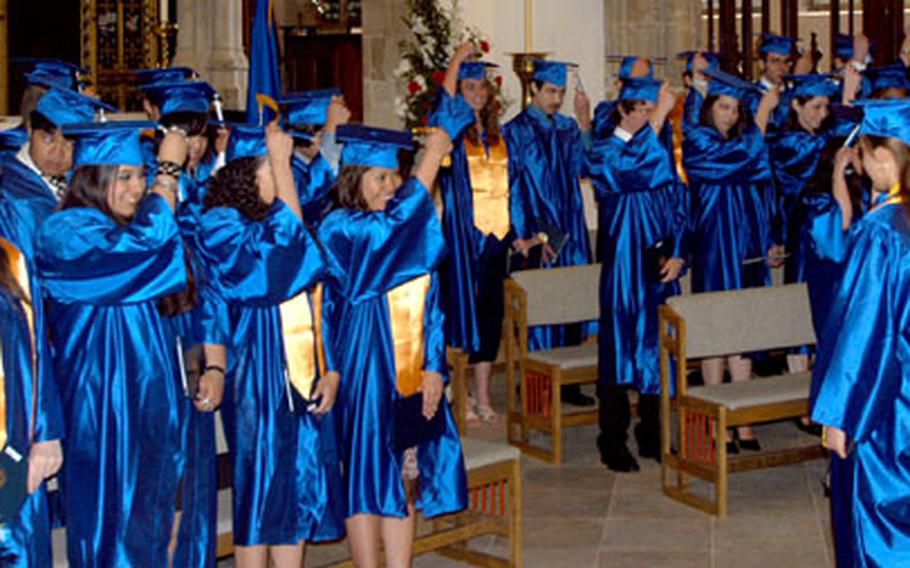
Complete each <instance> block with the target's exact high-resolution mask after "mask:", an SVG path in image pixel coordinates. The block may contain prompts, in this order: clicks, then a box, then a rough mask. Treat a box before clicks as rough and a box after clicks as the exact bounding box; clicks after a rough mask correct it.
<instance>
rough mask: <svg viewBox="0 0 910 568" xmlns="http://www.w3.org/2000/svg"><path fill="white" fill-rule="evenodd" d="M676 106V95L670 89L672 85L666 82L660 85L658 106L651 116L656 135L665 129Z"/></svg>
mask: <svg viewBox="0 0 910 568" xmlns="http://www.w3.org/2000/svg"><path fill="white" fill-rule="evenodd" d="M675 106H676V94H675V93H674V92H673V89H672V88H671V87H670V83H668V82H666V81H664V82H663V83H662V84H661V85H660V92H659V93H658V95H657V106H656V108H655V109H654V112H653V113H652V114H651V120H650V122H651V128H653V129H654V133H655V134H657V135H660V131H661V130H662V129H663V127H664V123H665V122H666V120H667V116H669V114H670V113H671V112H672V111H673V107H675Z"/></svg>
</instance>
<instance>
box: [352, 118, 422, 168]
mask: <svg viewBox="0 0 910 568" xmlns="http://www.w3.org/2000/svg"><path fill="white" fill-rule="evenodd" d="M335 139H336V140H337V141H338V142H342V143H344V147H343V149H342V151H341V163H342V164H345V165H358V166H370V167H379V168H389V169H393V170H394V169H397V168H398V150H399V148H401V149H405V150H413V149H414V138H413V137H412V136H411V133H410V132H408V131H407V130H387V129H385V128H374V127H371V126H362V125H359V124H342V125H340V126H339V127H338V129H337V130H336V131H335Z"/></svg>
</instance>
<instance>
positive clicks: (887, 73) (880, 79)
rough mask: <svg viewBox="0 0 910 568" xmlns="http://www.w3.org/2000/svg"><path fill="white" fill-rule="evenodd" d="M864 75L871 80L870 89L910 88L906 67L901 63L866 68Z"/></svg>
mask: <svg viewBox="0 0 910 568" xmlns="http://www.w3.org/2000/svg"><path fill="white" fill-rule="evenodd" d="M866 76H867V77H868V78H869V80H870V81H871V82H872V90H873V91H878V90H880V89H910V79H908V76H907V68H906V67H904V65H903V64H902V63H893V64H891V65H882V66H881V67H873V68H872V69H868V70H866Z"/></svg>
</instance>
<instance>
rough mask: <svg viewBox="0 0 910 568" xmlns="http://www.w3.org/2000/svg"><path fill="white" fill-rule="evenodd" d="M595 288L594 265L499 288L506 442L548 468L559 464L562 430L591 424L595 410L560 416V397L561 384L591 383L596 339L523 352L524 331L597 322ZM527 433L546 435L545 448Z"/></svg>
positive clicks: (529, 276) (517, 279) (528, 273)
mask: <svg viewBox="0 0 910 568" xmlns="http://www.w3.org/2000/svg"><path fill="white" fill-rule="evenodd" d="M599 288H600V265H599V264H587V265H582V266H569V267H562V268H548V269H542V270H524V271H521V272H515V273H514V274H512V276H511V278H508V279H506V281H505V284H504V289H505V332H504V334H505V340H506V392H507V409H506V421H507V424H506V428H507V431H508V440H509V443H511V444H513V445H515V446H516V447H518V448H520V449H521V450H522V451H523V452H526V453H528V454H530V455H533V456H535V457H538V458H541V459H544V460H547V461H549V462H551V463H560V461H561V460H562V428H563V427H564V426H574V425H578V424H591V423H596V422H597V409H596V408H595V409H592V410H581V411H577V412H571V413H563V409H562V401H561V397H560V387H561V386H562V385H568V384H582V383H594V382H596V381H597V340H596V338H589V341H588V342H586V343H584V344H583V345H578V346H574V347H559V348H554V349H545V350H541V351H528V327H529V326H535V325H546V324H571V323H578V322H584V321H588V320H596V319H598V318H599V317H600V297H599ZM516 373H517V380H518V381H520V389H519V390H520V394H519V395H516ZM532 431H537V432H542V433H544V434H549V436H550V438H551V444H550V449H547V448H545V447H541V446H537V445H534V444H533V443H532V441H531V432H532Z"/></svg>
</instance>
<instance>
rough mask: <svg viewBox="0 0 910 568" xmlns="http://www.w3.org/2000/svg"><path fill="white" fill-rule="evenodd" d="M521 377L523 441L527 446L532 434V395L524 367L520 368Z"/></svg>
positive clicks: (520, 366)
mask: <svg viewBox="0 0 910 568" xmlns="http://www.w3.org/2000/svg"><path fill="white" fill-rule="evenodd" d="M518 375H519V379H518V380H519V385H520V386H519V387H518V388H519V390H520V391H521V410H520V416H521V421H520V424H521V441H522V443H525V444H527V443H528V439H529V438H530V434H529V432H528V395H529V393H530V385H529V384H528V372H527V369H525V366H524V365H519V367H518Z"/></svg>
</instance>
